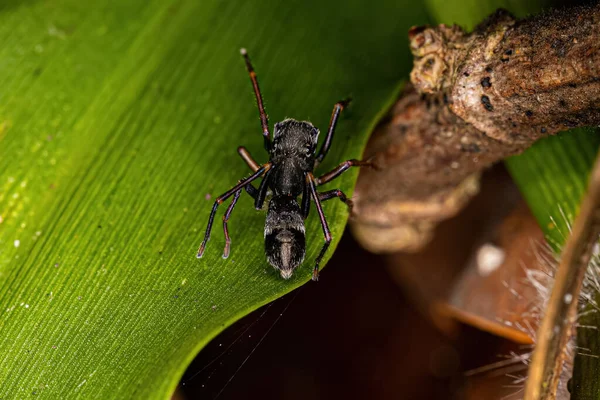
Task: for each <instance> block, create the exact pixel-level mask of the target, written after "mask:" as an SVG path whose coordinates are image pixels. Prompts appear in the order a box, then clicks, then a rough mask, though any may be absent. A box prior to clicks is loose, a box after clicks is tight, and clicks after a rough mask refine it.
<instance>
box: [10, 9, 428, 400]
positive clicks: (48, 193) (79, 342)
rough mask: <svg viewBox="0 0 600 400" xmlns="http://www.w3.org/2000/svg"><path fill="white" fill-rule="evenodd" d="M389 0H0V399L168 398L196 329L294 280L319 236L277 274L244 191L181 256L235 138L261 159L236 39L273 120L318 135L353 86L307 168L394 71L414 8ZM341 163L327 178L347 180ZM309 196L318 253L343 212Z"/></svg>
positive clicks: (400, 67)
mask: <svg viewBox="0 0 600 400" xmlns="http://www.w3.org/2000/svg"><path fill="white" fill-rule="evenodd" d="M405 4H411V5H410V6H405V5H403V4H402V2H397V1H392V0H390V1H380V2H377V4H370V5H369V6H368V7H365V5H364V4H363V2H362V1H359V0H351V1H341V0H339V1H333V2H327V3H326V4H323V3H322V2H319V1H316V0H311V1H300V0H290V1H286V2H275V1H270V2H244V1H229V2H225V1H217V0H211V1H202V2H197V1H192V0H181V1H174V2H165V1H158V0H150V1H148V0H143V1H142V0H120V1H116V0H115V1H108V0H99V1H96V2H93V5H90V4H88V3H87V2H80V1H74V0H58V1H52V2H51V1H45V0H40V1H21V2H17V1H13V2H4V3H2V4H1V5H0V41H1V42H2V46H0V152H1V157H0V215H1V219H0V245H1V247H0V287H1V289H0V348H2V350H3V351H2V354H0V398H28V397H29V396H31V395H39V396H41V397H43V398H52V399H56V398H75V397H77V398H80V397H82V398H144V399H146V398H167V397H168V396H169V395H170V394H171V393H172V391H173V390H174V388H175V385H176V383H177V382H178V379H179V378H180V376H181V375H182V373H183V371H184V370H185V367H186V365H187V364H188V363H189V361H190V360H191V359H192V358H193V357H194V356H195V354H196V353H197V352H198V351H199V350H200V349H201V348H202V347H203V346H204V345H205V344H206V343H207V342H208V341H209V340H210V339H211V338H212V337H214V336H215V335H216V334H218V333H219V332H220V331H221V330H223V329H224V328H225V327H226V326H227V325H229V324H231V323H232V322H233V321H235V320H236V319H238V318H240V317H241V316H243V315H245V314H247V313H248V312H250V311H252V310H254V309H256V308H258V307H259V306H261V305H263V304H265V303H267V302H269V301H271V300H273V299H275V298H277V297H279V296H281V295H283V294H285V293H287V292H289V291H291V290H292V289H294V288H295V287H298V286H300V285H301V284H303V283H305V282H306V281H307V280H308V279H309V277H310V275H311V269H312V262H313V260H314V259H315V256H316V254H317V252H318V250H319V249H320V246H321V245H322V243H323V236H322V231H321V228H320V226H319V223H318V219H317V218H316V216H315V215H314V212H313V215H311V217H310V218H309V221H308V224H307V232H308V233H307V241H308V252H307V258H306V262H305V263H304V265H302V266H301V267H300V268H299V270H298V271H297V273H296V275H295V277H294V278H293V279H291V280H290V281H284V280H282V279H281V278H280V277H279V276H278V274H277V273H276V272H275V271H274V270H273V268H271V267H270V266H269V265H268V264H267V262H266V260H265V256H264V251H263V243H262V241H263V234H262V231H263V224H264V213H262V212H256V211H255V210H254V208H253V207H252V202H251V200H250V199H249V198H247V196H246V195H245V194H244V195H243V196H244V197H243V198H242V199H241V200H240V202H239V205H238V207H237V208H236V210H235V211H234V213H233V215H232V219H231V221H230V232H231V236H232V240H233V242H232V253H231V256H230V258H229V259H228V260H223V259H222V258H221V254H222V249H223V248H222V246H223V243H224V239H223V235H222V230H221V226H220V225H221V224H220V223H216V224H215V225H216V226H215V227H214V229H213V237H212V240H211V242H210V243H209V246H208V248H207V251H206V255H205V257H204V258H203V259H201V260H197V259H196V257H195V254H196V250H197V248H198V245H199V244H200V241H201V238H202V234H203V232H204V228H205V226H206V225H205V224H206V220H207V217H208V214H209V211H210V208H211V206H212V202H213V201H214V198H215V197H216V195H219V194H220V193H222V192H224V191H226V190H227V189H229V188H230V187H231V186H233V185H234V184H235V183H236V182H237V180H238V179H240V178H242V177H244V176H247V175H248V174H249V170H248V168H247V167H246V166H245V165H244V163H243V161H242V160H241V159H239V157H238V155H237V154H236V147H237V146H239V145H243V146H246V147H247V148H248V149H249V150H250V152H251V153H252V154H253V155H254V156H255V158H256V159H257V160H258V161H259V162H265V161H266V160H267V156H266V154H265V152H264V150H263V149H262V138H261V130H260V124H259V120H258V112H257V109H256V105H255V101H254V97H253V93H252V89H251V85H250V81H249V79H248V76H247V74H246V71H245V68H244V65H243V61H242V59H241V57H240V54H239V49H240V47H246V48H247V49H248V51H249V53H250V55H251V57H252V59H253V62H254V64H255V68H256V70H257V72H258V75H259V80H260V83H261V87H262V89H263V95H264V97H265V101H266V107H267V111H268V112H269V115H270V117H271V122H275V121H279V120H282V119H284V118H285V117H287V116H290V117H294V118H297V119H306V120H311V121H312V122H313V123H314V124H315V125H316V126H318V127H320V129H321V131H322V132H323V131H325V130H326V128H327V124H328V122H329V117H330V113H331V110H332V107H333V104H334V103H335V102H336V101H338V100H340V99H342V98H344V97H347V96H349V95H351V96H352V97H353V99H354V101H353V103H352V105H351V106H350V108H349V109H348V110H346V111H344V113H343V116H342V118H341V121H340V124H339V125H338V131H337V134H336V137H335V139H334V145H333V149H332V151H331V152H330V154H329V156H328V158H327V159H326V162H325V163H324V165H323V168H322V171H325V170H327V169H328V168H332V167H334V166H335V165H336V164H337V163H339V162H341V161H343V160H344V159H348V158H353V157H356V158H358V157H360V155H361V151H362V149H363V147H364V145H365V142H366V138H367V136H368V133H369V131H370V130H371V128H372V127H373V125H374V124H375V123H376V121H377V120H378V118H379V116H381V114H382V113H383V112H384V111H385V110H386V108H387V107H388V106H389V105H390V104H391V103H392V102H393V100H394V98H395V96H396V95H397V93H398V90H399V87H400V83H401V80H402V79H404V78H405V77H406V76H407V74H408V71H409V69H410V67H411V58H410V56H409V51H408V46H407V43H408V41H407V38H406V31H407V30H408V28H409V27H410V26H411V25H413V24H422V23H425V22H427V17H426V15H425V14H424V11H423V9H422V8H420V7H417V6H414V5H412V2H408V1H407V2H405ZM356 174H357V171H351V172H349V173H348V174H346V175H345V176H343V177H342V178H341V179H339V180H338V181H337V182H336V183H335V184H332V185H330V187H331V188H334V187H339V188H340V189H342V190H344V191H346V192H347V194H351V189H352V187H353V184H354V181H355V178H356ZM209 196H210V199H209ZM225 207H226V206H225V205H224V206H222V209H221V210H220V213H219V214H218V215H219V216H220V215H222V214H221V213H222V212H224V211H225ZM324 208H325V212H326V214H327V216H328V218H329V223H330V227H331V229H332V231H333V236H334V244H333V246H332V248H331V249H330V251H329V252H328V254H327V257H329V256H330V255H331V253H332V252H333V249H334V248H335V245H336V244H337V241H338V240H339V238H340V236H341V234H342V231H343V229H344V226H345V224H346V219H347V211H346V209H345V206H344V205H343V204H342V203H341V202H338V201H331V202H327V203H326V204H325V206H324ZM218 218H219V217H218ZM217 221H220V220H219V219H217ZM322 279H328V278H327V273H326V272H325V273H324V274H323V275H322Z"/></svg>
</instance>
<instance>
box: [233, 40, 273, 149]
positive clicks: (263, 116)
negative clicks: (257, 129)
mask: <svg viewBox="0 0 600 400" xmlns="http://www.w3.org/2000/svg"><path fill="white" fill-rule="evenodd" d="M240 53H241V54H242V56H243V57H244V61H245V62H246V69H247V70H248V75H250V81H251V82H252V87H253V88H254V95H255V96H256V104H257V105H258V113H259V115H260V124H261V125H262V130H263V137H264V139H265V149H266V150H267V151H270V150H271V134H270V133H269V117H268V116H267V113H266V112H265V106H264V104H263V99H262V94H261V93H260V87H259V86H258V79H257V77H256V72H254V67H252V63H251V62H250V57H248V52H247V51H246V49H240Z"/></svg>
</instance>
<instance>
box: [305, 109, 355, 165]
mask: <svg viewBox="0 0 600 400" xmlns="http://www.w3.org/2000/svg"><path fill="white" fill-rule="evenodd" d="M350 100H351V99H349V98H348V99H345V100H342V101H340V102H337V103H335V105H334V106H333V111H332V112H331V119H330V120H329V129H327V136H325V141H324V142H323V144H322V145H321V149H320V150H319V153H318V154H317V156H316V158H315V164H314V166H313V170H314V169H315V168H316V167H317V165H319V164H320V163H321V161H323V159H324V158H325V156H326V155H327V152H328V151H329V148H330V147H331V141H332V140H333V133H334V132H335V127H336V126H337V122H338V118H339V117H340V113H341V112H342V110H343V109H344V108H346V106H347V105H348V104H349V103H350Z"/></svg>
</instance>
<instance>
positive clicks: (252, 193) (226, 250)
mask: <svg viewBox="0 0 600 400" xmlns="http://www.w3.org/2000/svg"><path fill="white" fill-rule="evenodd" d="M240 182H241V181H239V182H238V183H240ZM244 189H246V192H248V194H249V195H250V196H252V198H253V199H256V195H257V193H258V192H257V190H256V188H255V187H254V186H252V184H251V183H248V184H246V186H244ZM241 194H242V189H238V191H237V192H235V194H234V195H233V200H231V204H229V207H227V211H225V215H223V233H224V234H225V248H224V249H223V258H227V257H229V252H230V251H231V238H230V237H229V229H227V221H229V217H230V216H231V212H232V211H233V208H234V207H235V205H236V204H237V202H238V200H239V198H240V195H241Z"/></svg>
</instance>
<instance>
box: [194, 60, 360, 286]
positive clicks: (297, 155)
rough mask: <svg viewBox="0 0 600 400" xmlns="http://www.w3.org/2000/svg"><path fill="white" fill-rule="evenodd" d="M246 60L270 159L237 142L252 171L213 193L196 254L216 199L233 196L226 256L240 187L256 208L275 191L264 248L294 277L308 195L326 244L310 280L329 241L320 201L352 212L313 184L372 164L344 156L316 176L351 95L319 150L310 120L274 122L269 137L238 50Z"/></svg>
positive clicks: (335, 111)
mask: <svg viewBox="0 0 600 400" xmlns="http://www.w3.org/2000/svg"><path fill="white" fill-rule="evenodd" d="M240 52H241V53H242V56H244V60H245V62H246V68H247V69H248V73H249V74H250V80H251V81H252V86H253V87H254V94H255V95H256V102H257V103H258V111H259V112H260V121H261V124H262V129H263V137H264V142H265V143H264V144H265V149H266V150H267V151H268V152H269V156H270V159H269V162H268V163H266V164H264V165H259V164H258V163H257V162H256V161H254V159H253V158H252V156H251V155H250V153H249V152H248V151H247V150H246V149H245V148H244V147H239V148H238V153H239V154H240V156H241V157H242V158H243V159H244V161H245V162H246V163H247V164H248V166H249V167H250V168H251V169H252V170H253V171H254V173H253V174H252V175H251V176H249V177H247V178H245V179H242V180H240V181H239V182H238V184H237V185H235V186H234V187H233V188H231V189H230V190H228V191H227V192H225V193H223V194H222V195H221V196H219V197H217V199H216V201H215V204H214V205H213V208H212V211H211V213H210V217H209V218H208V226H207V228H206V233H205V236H204V240H203V241H202V244H201V245H200V248H199V249H198V254H197V257H198V258H200V257H202V255H203V253H204V249H205V247H206V243H207V242H208V240H209V239H210V231H211V228H212V224H213V220H214V218H215V213H216V211H217V207H218V206H219V204H221V203H223V202H224V201H225V200H227V199H228V198H229V197H231V196H232V195H233V200H232V201H231V204H230V205H229V207H228V208H227V211H226V212H225V215H224V216H223V230H224V232H225V249H224V250H223V258H227V257H228V256H229V251H230V246H231V239H230V238H229V232H228V230H227V221H228V220H229V217H230V215H231V212H232V211H233V208H234V207H235V204H236V203H237V201H238V199H239V197H240V195H241V193H242V190H244V189H245V190H246V192H248V194H249V195H250V196H252V198H253V199H254V207H255V208H256V209H257V210H260V209H262V208H263V205H264V202H265V198H266V196H267V190H269V189H270V190H271V191H272V193H273V196H272V197H271V200H270V201H269V209H268V211H267V219H266V222H265V253H266V255H267V260H268V261H269V263H270V264H271V265H272V266H273V267H275V268H276V269H278V270H279V272H280V273H281V276H282V277H283V278H284V279H288V278H290V277H291V276H292V273H293V272H294V269H295V268H296V267H298V266H299V265H300V264H301V263H302V261H303V260H304V253H305V249H306V239H305V234H304V220H305V219H306V218H307V217H308V213H309V210H310V199H311V197H312V199H313V201H314V202H315V206H316V207H317V212H318V213H319V218H320V220H321V225H322V226H323V233H324V234H325V243H324V244H323V247H322V249H321V252H320V253H319V255H318V257H317V259H316V261H315V268H314V270H313V280H315V281H316V280H318V277H319V263H320V262H321V259H322V258H323V255H324V254H325V251H326V250H327V248H328V247H329V244H330V243H331V232H330V231H329V227H328V225H327V220H326V219H325V214H323V208H322V207H321V202H322V201H325V200H329V199H333V198H339V199H340V200H341V201H343V202H344V203H346V204H347V205H348V207H349V208H350V211H352V201H351V200H350V199H348V198H347V197H346V195H345V194H344V193H343V192H342V191H341V190H338V189H334V190H329V191H326V192H322V193H319V192H317V186H319V185H322V184H324V183H326V182H329V181H331V180H332V179H334V178H337V177H338V176H339V175H340V174H341V173H342V172H344V171H346V170H347V169H348V168H350V167H353V166H363V165H369V166H371V163H369V162H365V161H359V160H348V161H345V162H343V163H342V164H340V165H338V166H337V167H336V168H334V169H333V170H332V171H330V172H328V173H326V174H324V175H321V176H319V177H318V178H315V176H314V175H313V171H314V170H315V168H316V167H317V166H318V165H319V163H320V162H321V161H323V158H325V155H327V152H328V151H329V148H330V147H331V140H332V139H333V132H334V131H335V126H336V124H337V120H338V117H339V115H340V112H341V111H342V110H343V109H344V107H346V106H347V105H348V103H349V100H345V101H341V102H339V103H337V104H336V105H335V106H334V108H333V113H332V114H331V121H330V122H329V129H328V130H327V136H326V137H325V141H324V142H323V144H322V146H321V149H320V150H319V153H318V154H315V151H316V149H317V139H318V137H319V130H318V129H317V128H315V127H314V126H313V125H312V124H311V123H310V122H306V121H296V120H294V119H286V120H284V121H282V122H278V123H276V124H275V129H274V133H273V140H271V134H270V133H269V121H268V117H267V114H266V112H265V109H264V106H263V100H262V95H261V93H260V88H259V87H258V80H257V78H256V72H254V68H252V64H251V63H250V59H249V57H248V54H247V52H246V50H245V49H241V51H240ZM260 177H263V180H262V182H261V183H260V186H259V187H258V189H256V188H255V187H254V186H253V185H252V181H254V180H256V179H258V178H260ZM300 195H301V196H302V204H301V205H300V204H298V202H297V200H296V199H297V198H298V196H300Z"/></svg>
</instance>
